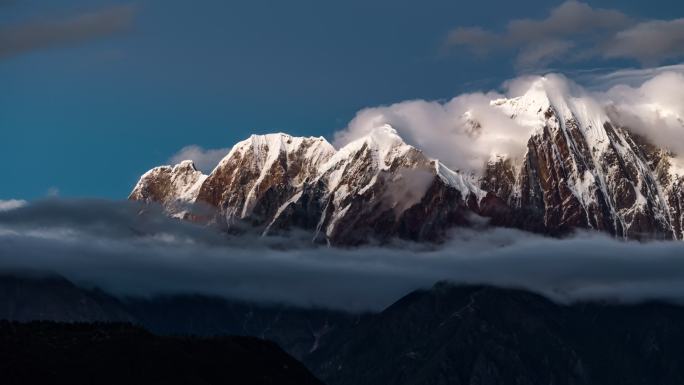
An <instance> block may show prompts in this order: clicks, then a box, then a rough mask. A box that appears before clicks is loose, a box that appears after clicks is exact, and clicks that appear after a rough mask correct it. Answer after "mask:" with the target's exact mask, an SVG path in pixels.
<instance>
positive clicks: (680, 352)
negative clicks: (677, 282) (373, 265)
mask: <svg viewBox="0 0 684 385" xmlns="http://www.w3.org/2000/svg"><path fill="white" fill-rule="evenodd" d="M306 362H307V364H308V365H309V367H310V368H311V369H312V370H313V371H314V373H316V374H317V375H318V376H319V378H321V379H323V380H324V381H326V383H328V384H330V385H346V384H350V385H352V384H353V385H364V384H394V385H409V384H411V385H417V384H424V385H427V384H456V385H458V384H482V385H484V384H519V385H524V384H525V385H526V384H530V385H532V384H539V385H542V384H543V385H547V384H555V385H563V384H567V385H570V384H592V385H596V384H606V385H609V384H635V385H636V384H673V385H674V384H683V383H684V307H682V306H676V305H668V304H659V303H649V304H638V305H615V304H613V305H611V304H607V303H585V304H575V305H572V306H562V305H558V304H556V303H554V302H551V301H549V300H548V299H546V298H544V297H541V296H539V295H536V294H532V293H529V292H526V291H522V290H512V289H499V288H493V287H478V286H452V285H449V284H442V283H441V284H437V285H436V286H435V287H433V288H432V289H431V290H426V291H416V292H413V293H411V294H409V295H407V296H406V297H404V298H402V299H401V300H399V301H397V302H396V303H394V304H393V305H392V306H390V307H389V308H387V309H386V310H385V311H383V312H382V313H380V314H377V315H375V316H373V317H370V318H369V319H367V320H365V322H363V323H362V324H360V325H358V326H357V327H356V328H354V329H352V330H349V331H348V332H346V333H340V335H337V336H335V338H334V341H329V343H328V344H326V345H325V346H324V347H322V348H321V349H320V350H318V351H317V352H315V353H314V354H313V355H312V356H310V357H308V359H307V360H306Z"/></svg>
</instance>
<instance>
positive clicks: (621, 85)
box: [335, 65, 684, 176]
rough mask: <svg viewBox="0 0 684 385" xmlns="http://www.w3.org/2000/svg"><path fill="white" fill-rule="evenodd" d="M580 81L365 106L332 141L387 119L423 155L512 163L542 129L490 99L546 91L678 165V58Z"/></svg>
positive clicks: (683, 82)
mask: <svg viewBox="0 0 684 385" xmlns="http://www.w3.org/2000/svg"><path fill="white" fill-rule="evenodd" d="M579 80H580V81H582V82H583V83H584V84H588V85H590V86H591V88H585V87H584V86H582V85H581V84H579V83H577V82H575V81H573V80H572V79H569V78H567V77H565V76H563V75H560V74H546V75H544V76H521V77H518V78H515V79H511V80H508V81H506V82H504V84H503V85H502V87H501V88H502V90H501V91H488V92H475V93H467V94H462V95H459V96H456V97H455V98H453V99H451V100H448V101H426V100H409V101H404V102H399V103H395V104H391V105H388V106H379V107H372V108H366V109H363V110H361V111H359V112H358V113H357V114H356V116H355V118H354V119H353V120H352V121H351V122H350V123H349V124H348V126H347V127H346V128H345V129H343V130H340V131H338V132H337V133H336V134H335V145H336V146H338V147H340V146H343V145H345V144H346V143H349V142H350V141H352V140H354V139H356V138H359V137H361V136H364V135H367V134H368V133H369V132H371V131H372V130H373V128H375V127H379V126H381V125H383V124H390V125H392V126H393V127H394V128H395V129H396V130H397V131H398V132H399V134H400V135H401V137H402V138H403V139H404V140H405V141H406V142H407V143H409V144H411V145H414V146H416V147H417V148H419V149H421V150H422V151H424V152H425V153H426V155H428V156H429V157H433V158H437V159H439V160H441V161H442V162H443V163H445V164H446V165H447V166H448V167H450V168H452V169H454V170H459V171H462V172H464V173H466V174H472V175H476V176H477V175H480V173H481V172H482V170H483V169H484V166H485V164H486V163H487V162H488V161H490V160H492V159H496V158H497V157H499V156H500V157H506V158H511V159H513V160H514V162H515V163H518V164H519V161H520V160H521V159H522V157H523V156H524V154H525V152H526V150H527V143H528V140H529V138H530V136H531V135H532V133H533V132H534V131H535V130H538V129H540V128H541V124H542V123H541V122H540V121H539V119H538V118H537V117H536V116H537V113H538V111H537V109H538V108H540V107H538V105H537V104H535V105H530V106H528V107H527V108H528V109H529V111H528V112H529V113H531V114H532V116H533V119H531V120H530V122H529V124H528V123H527V122H526V121H524V119H523V120H520V119H517V120H516V119H511V116H510V112H508V111H507V110H505V109H502V108H499V107H497V103H493V101H496V100H498V99H501V98H516V97H519V96H523V95H525V94H526V93H528V92H529V91H530V90H532V91H533V92H534V93H536V94H535V96H534V97H532V99H535V103H539V102H541V100H540V98H541V96H538V95H541V94H542V93H545V95H546V97H548V99H549V100H550V101H551V103H552V104H554V105H557V106H561V105H567V106H569V107H570V108H572V109H573V111H579V112H581V113H582V114H585V115H586V114H588V113H589V111H591V114H593V116H601V117H603V118H604V119H611V120H612V121H613V122H614V123H616V124H618V125H621V126H624V127H627V128H628V129H630V130H632V131H633V132H636V133H638V134H640V135H642V136H644V137H646V138H647V139H648V140H649V141H650V142H651V143H653V144H655V145H658V146H660V147H662V148H664V149H666V150H669V151H671V152H672V153H673V154H674V155H675V158H676V159H675V161H678V162H680V163H682V164H683V165H684V141H682V140H681V138H683V137H684V123H683V122H684V120H683V118H684V104H683V103H682V100H684V91H683V90H684V66H683V65H674V66H666V67H660V68H649V69H640V70H634V69H633V70H620V71H617V72H612V73H603V74H591V75H589V76H587V75H585V76H582V77H580V78H579ZM532 99H530V100H532ZM577 118H579V119H581V116H577Z"/></svg>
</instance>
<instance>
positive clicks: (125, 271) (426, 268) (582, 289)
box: [0, 199, 684, 310]
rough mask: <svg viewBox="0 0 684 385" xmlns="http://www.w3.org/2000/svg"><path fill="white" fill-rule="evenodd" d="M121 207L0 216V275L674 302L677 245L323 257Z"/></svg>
mask: <svg viewBox="0 0 684 385" xmlns="http://www.w3.org/2000/svg"><path fill="white" fill-rule="evenodd" d="M141 208H142V206H139V205H137V204H135V203H131V202H113V201H101V200H88V201H81V200H76V201H73V200H71V201H70V200H59V199H53V200H47V201H41V202H32V203H31V204H29V205H26V206H23V207H20V208H17V209H14V210H10V211H4V212H0V269H3V270H11V269H33V270H47V271H52V272H56V273H59V274H62V275H64V276H66V277H67V278H69V279H71V280H74V281H77V282H79V283H82V284H92V285H97V286H99V287H101V288H104V289H106V290H109V291H112V292H114V293H117V294H120V295H154V294H162V293H166V294H170V293H201V294H211V295H220V296H226V297H231V298H239V299H245V300H257V301H268V302H273V301H278V302H286V303H291V304H296V305H304V306H308V305H316V306H326V307H332V308H339V309H347V310H367V309H371V310H379V309H382V308H383V307H385V306H387V305H388V304H390V303H392V302H394V301H395V300H396V299H398V298H399V297H400V296H402V295H404V294H406V293H408V292H410V291H412V290H415V289H418V288H424V287H429V286H431V285H432V284H434V283H435V282H436V281H438V280H450V281H453V282H456V283H485V284H495V285H501V286H512V287H523V288H528V289H530V290H534V291H537V292H540V293H543V294H546V295H548V296H550V297H552V298H554V299H556V300H559V301H573V300H577V299H588V298H602V299H612V300H622V301H639V300H645V299H665V300H672V301H677V302H681V301H682V300H684V280H682V277H684V258H682V255H684V243H681V242H650V243H638V242H625V241H619V240H615V239H611V238H608V237H606V236H602V235H599V234H593V233H583V234H577V235H576V236H574V237H570V238H566V239H553V238H546V237H542V236H539V235H533V234H529V233H525V232H521V231H517V230H510V229H486V228H482V229H475V230H467V229H456V230H454V232H453V236H452V238H451V239H450V240H449V241H448V242H446V243H445V244H443V245H439V246H436V245H417V244H412V243H401V242H398V243H396V244H394V245H392V246H390V247H366V248H355V249H335V248H326V247H318V246H314V245H311V244H310V243H308V242H307V241H306V240H305V239H308V237H301V238H300V237H298V236H297V234H296V233H295V234H291V236H290V237H286V238H285V237H269V238H259V237H252V236H247V235H243V236H240V237H230V236H227V235H224V234H222V233H219V232H218V231H214V230H212V229H208V228H203V227H199V226H196V225H193V224H189V223H185V222H180V221H175V220H172V219H168V218H166V217H165V216H163V215H162V213H161V212H160V211H156V210H155V209H154V208H148V209H147V210H145V211H144V212H143V214H140V213H141Z"/></svg>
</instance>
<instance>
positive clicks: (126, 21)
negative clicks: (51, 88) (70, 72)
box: [0, 5, 136, 59]
mask: <svg viewBox="0 0 684 385" xmlns="http://www.w3.org/2000/svg"><path fill="white" fill-rule="evenodd" d="M135 13H136V8H135V7H134V6H132V5H120V6H115V7H110V8H104V9H99V10H96V11H92V12H86V13H81V14H78V15H75V16H72V17H69V18H64V19H42V20H36V21H32V22H27V23H23V24H16V25H6V26H0V59H1V58H7V57H11V56H15V55H19V54H23V53H26V52H30V51H34V50H39V49H45V48H52V47H59V46H69V45H78V44H82V43H86V42H89V41H92V40H97V39H101V38H105V37H108V36H112V35H114V34H117V33H120V32H122V31H125V30H126V29H128V28H129V27H130V26H131V25H132V23H133V20H134V18H135Z"/></svg>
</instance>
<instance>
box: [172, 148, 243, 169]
mask: <svg viewBox="0 0 684 385" xmlns="http://www.w3.org/2000/svg"><path fill="white" fill-rule="evenodd" d="M228 152H230V148H217V149H205V148H202V147H200V146H197V145H190V146H185V147H183V148H182V149H181V150H180V151H178V152H177V153H175V154H174V155H173V156H172V157H171V159H170V160H169V162H171V164H178V163H180V162H182V161H184V160H192V161H193V162H194V163H195V167H197V169H198V170H200V171H202V172H204V173H205V174H206V173H209V172H211V170H213V169H214V167H216V165H218V163H219V162H220V161H221V159H223V158H224V157H225V156H226V155H228Z"/></svg>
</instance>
